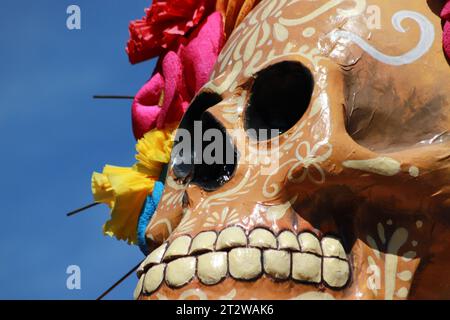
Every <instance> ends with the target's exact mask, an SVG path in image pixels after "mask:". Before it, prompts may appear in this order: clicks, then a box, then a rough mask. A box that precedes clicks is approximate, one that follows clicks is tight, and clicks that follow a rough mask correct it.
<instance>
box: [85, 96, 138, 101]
mask: <svg viewBox="0 0 450 320" xmlns="http://www.w3.org/2000/svg"><path fill="white" fill-rule="evenodd" d="M93 98H94V99H125V100H127V99H128V100H133V99H134V97H133V96H116V95H94V96H93Z"/></svg>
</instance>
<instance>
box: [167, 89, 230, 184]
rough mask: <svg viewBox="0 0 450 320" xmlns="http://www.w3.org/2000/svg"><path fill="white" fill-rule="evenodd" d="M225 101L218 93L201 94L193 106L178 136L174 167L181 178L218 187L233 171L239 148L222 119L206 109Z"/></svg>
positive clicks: (174, 153)
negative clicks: (236, 146) (234, 143)
mask: <svg viewBox="0 0 450 320" xmlns="http://www.w3.org/2000/svg"><path fill="white" fill-rule="evenodd" d="M220 101H221V97H220V96H219V95H217V94H214V93H209V92H205V93H202V94H201V95H199V96H198V97H197V98H196V99H195V100H194V102H193V103H192V105H191V106H190V107H189V109H188V111H187V113H186V115H185V117H184V118H183V121H182V122H181V124H180V127H179V129H178V131H177V137H176V138H175V145H174V152H173V155H172V157H173V159H172V168H173V173H174V175H175V177H176V178H177V179H181V180H184V181H185V182H189V183H191V184H195V185H198V186H199V187H201V188H202V189H204V190H206V191H214V190H216V189H217V188H219V187H220V186H222V185H223V184H225V183H226V182H227V181H229V180H230V178H231V176H232V175H233V173H234V171H235V168H236V163H237V150H236V148H235V146H234V145H233V143H232V139H231V137H230V136H229V135H228V134H227V132H226V130H225V128H224V127H223V126H222V125H221V124H220V122H219V121H217V119H216V118H215V117H214V116H213V115H212V114H211V113H209V112H207V111H206V110H207V109H208V108H209V107H212V106H214V105H216V104H217V103H219V102H220Z"/></svg>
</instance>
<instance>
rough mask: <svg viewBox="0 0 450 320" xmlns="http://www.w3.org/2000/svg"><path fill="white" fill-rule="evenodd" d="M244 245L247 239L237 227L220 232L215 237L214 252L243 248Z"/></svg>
mask: <svg viewBox="0 0 450 320" xmlns="http://www.w3.org/2000/svg"><path fill="white" fill-rule="evenodd" d="M246 245H247V237H246V236H245V232H244V230H242V229H241V228H239V227H229V228H226V229H224V230H222V231H221V232H220V234H219V236H218V237H217V243H216V250H222V249H229V248H235V247H245V246H246Z"/></svg>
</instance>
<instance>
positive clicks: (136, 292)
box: [133, 276, 144, 300]
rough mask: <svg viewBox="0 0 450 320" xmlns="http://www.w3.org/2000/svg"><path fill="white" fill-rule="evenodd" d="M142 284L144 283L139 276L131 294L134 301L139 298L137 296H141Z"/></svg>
mask: <svg viewBox="0 0 450 320" xmlns="http://www.w3.org/2000/svg"><path fill="white" fill-rule="evenodd" d="M143 283H144V276H141V277H140V278H139V281H138V283H137V285H136V288H135V289H134V293H133V298H134V300H137V299H138V298H139V296H140V295H141V292H142V285H143Z"/></svg>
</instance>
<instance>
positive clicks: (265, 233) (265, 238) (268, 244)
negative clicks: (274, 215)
mask: <svg viewBox="0 0 450 320" xmlns="http://www.w3.org/2000/svg"><path fill="white" fill-rule="evenodd" d="M248 241H249V245H250V246H252V247H257V248H263V249H267V248H273V249H276V247H277V239H276V238H275V236H274V235H273V234H272V232H270V231H269V230H266V229H263V228H257V229H254V230H253V231H252V232H251V233H250V236H249V237H248Z"/></svg>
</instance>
